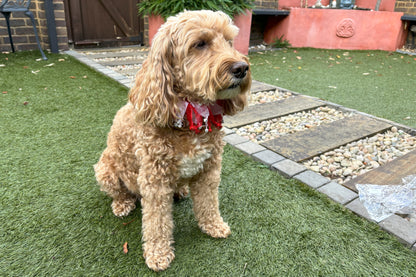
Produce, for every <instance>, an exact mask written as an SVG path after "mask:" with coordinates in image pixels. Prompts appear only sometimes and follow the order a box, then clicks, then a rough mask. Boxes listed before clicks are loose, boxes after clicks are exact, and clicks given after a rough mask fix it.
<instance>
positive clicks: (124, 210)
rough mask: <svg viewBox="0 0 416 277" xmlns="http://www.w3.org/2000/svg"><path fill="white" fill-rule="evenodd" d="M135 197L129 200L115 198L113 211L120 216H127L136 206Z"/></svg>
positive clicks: (112, 204)
mask: <svg viewBox="0 0 416 277" xmlns="http://www.w3.org/2000/svg"><path fill="white" fill-rule="evenodd" d="M135 202H136V201H135V199H134V200H133V199H128V200H113V203H111V208H112V209H113V213H114V214H115V215H116V216H118V217H123V216H127V215H128V214H129V213H130V212H131V211H132V210H134V209H135V208H136V203H135Z"/></svg>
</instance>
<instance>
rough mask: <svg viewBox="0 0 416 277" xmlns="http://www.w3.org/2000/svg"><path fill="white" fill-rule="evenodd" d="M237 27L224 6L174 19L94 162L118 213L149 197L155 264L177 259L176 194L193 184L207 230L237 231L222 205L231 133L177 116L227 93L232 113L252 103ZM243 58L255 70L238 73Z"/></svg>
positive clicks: (150, 260)
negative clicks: (185, 105) (182, 108)
mask: <svg viewBox="0 0 416 277" xmlns="http://www.w3.org/2000/svg"><path fill="white" fill-rule="evenodd" d="M237 33H238V28H237V27H236V26H234V25H233V24H232V21H231V19H230V18H229V17H228V16H227V15H225V14H224V13H222V12H212V11H187V12H183V13H180V14H178V15H177V16H175V17H170V18H168V19H167V22H166V23H165V24H164V25H162V27H161V28H160V29H159V31H158V33H157V35H156V36H155V38H154V40H153V43H152V47H151V49H150V51H149V54H148V58H147V59H146V61H145V62H144V63H143V67H142V68H141V69H140V71H139V72H138V73H137V75H136V81H135V84H134V87H133V88H132V89H131V91H130V93H129V102H128V103H127V104H126V105H125V106H124V107H122V108H121V109H120V110H119V111H118V112H117V114H116V116H115V118H114V122H113V125H112V127H111V130H110V132H109V134H108V139H107V148H106V149H105V150H104V152H103V153H102V155H101V158H100V160H99V161H98V163H97V164H96V165H95V166H94V169H95V174H96V178H97V181H98V183H99V184H100V186H101V190H102V191H105V192H106V193H107V194H108V195H109V196H110V197H112V198H113V203H112V205H111V207H112V210H113V213H114V214H115V215H116V216H126V215H128V214H129V213H130V212H131V211H132V210H133V209H134V208H135V207H136V200H138V199H140V200H141V207H142V235H143V242H144V243H143V252H144V254H143V255H144V258H145V260H146V264H147V265H148V266H149V268H151V269H153V270H155V271H160V270H164V269H166V268H167V267H168V266H169V264H170V263H171V261H172V260H173V259H174V252H173V235H172V233H173V227H174V224H173V220H172V204H173V196H174V194H178V195H180V196H183V195H186V194H187V191H188V187H189V189H190V192H191V198H192V200H193V210H194V214H195V217H196V219H197V221H198V225H199V227H200V228H201V229H202V231H203V232H205V233H207V234H208V235H210V236H212V237H216V238H225V237H227V236H228V235H229V234H230V228H229V226H228V225H227V223H225V222H224V221H223V219H222V217H221V215H220V212H219V208H218V206H219V205H218V186H219V183H220V173H221V155H222V152H223V147H224V144H225V143H224V142H223V140H222V138H223V132H221V131H220V130H218V129H216V128H213V129H212V132H201V133H199V134H196V133H194V132H192V131H190V130H189V129H186V128H176V127H174V126H173V123H174V122H175V120H177V119H178V118H177V117H178V111H179V108H178V103H179V102H180V101H181V100H184V99H185V100H188V101H192V102H196V103H200V104H210V103H214V102H215V101H217V100H218V99H222V100H221V105H222V107H223V109H224V114H226V115H233V114H235V113H236V112H238V111H241V110H242V109H243V108H244V107H245V105H246V98H247V93H248V91H249V89H250V85H251V75H250V70H249V69H248V60H247V58H246V57H245V56H243V55H242V54H240V53H239V52H237V51H236V50H235V49H234V48H233V47H232V41H233V38H234V37H235V36H236V35H237ZM238 63H240V64H245V65H247V67H246V71H247V72H245V73H244V76H240V77H239V78H236V76H237V75H236V74H234V73H233V67H236V65H238Z"/></svg>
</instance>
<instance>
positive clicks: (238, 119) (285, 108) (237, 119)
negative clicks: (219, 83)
mask: <svg viewBox="0 0 416 277" xmlns="http://www.w3.org/2000/svg"><path fill="white" fill-rule="evenodd" d="M323 105H324V103H323V102H321V101H317V100H314V99H312V98H309V97H304V96H300V95H299V96H295V97H290V98H286V99H284V100H281V101H276V102H270V103H264V104H258V105H253V106H248V107H247V108H246V109H245V110H244V111H243V112H241V113H239V114H237V115H235V116H232V117H229V116H226V117H225V118H224V126H226V127H227V128H235V127H240V126H243V125H247V124H251V123H254V122H257V121H264V120H268V119H272V118H276V117H281V116H284V115H288V114H291V113H297V112H300V111H304V110H311V109H314V108H317V107H320V106H323Z"/></svg>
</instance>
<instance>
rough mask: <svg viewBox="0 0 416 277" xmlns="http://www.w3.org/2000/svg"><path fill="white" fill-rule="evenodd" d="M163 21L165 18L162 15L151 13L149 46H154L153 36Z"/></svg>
mask: <svg viewBox="0 0 416 277" xmlns="http://www.w3.org/2000/svg"><path fill="white" fill-rule="evenodd" d="M163 23H165V20H164V19H163V17H161V16H160V15H153V14H151V15H149V46H152V40H153V37H154V36H155V35H156V33H157V31H158V30H159V28H160V26H162V24H163Z"/></svg>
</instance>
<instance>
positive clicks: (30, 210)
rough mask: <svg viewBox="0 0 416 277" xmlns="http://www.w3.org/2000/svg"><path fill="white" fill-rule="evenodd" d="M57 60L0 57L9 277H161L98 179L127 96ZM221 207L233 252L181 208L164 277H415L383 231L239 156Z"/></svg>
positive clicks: (409, 256) (415, 260)
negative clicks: (147, 261)
mask: <svg viewBox="0 0 416 277" xmlns="http://www.w3.org/2000/svg"><path fill="white" fill-rule="evenodd" d="M48 56H49V60H48V61H35V59H36V58H37V57H39V53H37V52H34V53H31V52H26V53H18V54H8V55H5V54H0V64H3V65H4V66H1V67H0V122H1V123H0V201H1V205H0V276H152V275H155V276H156V275H157V274H155V273H153V272H152V271H150V270H149V269H147V267H146V265H145V264H144V259H143V258H142V250H141V242H140V239H141V235H140V229H141V213H140V209H137V210H135V211H134V212H133V214H132V215H130V216H128V217H127V218H124V219H119V218H117V217H115V216H114V215H113V214H112V212H111V208H110V203H111V200H110V199H109V198H108V197H106V196H105V195H104V194H103V193H102V192H100V191H99V188H98V186H97V185H96V181H95V179H94V172H93V168H92V166H93V164H94V163H95V162H96V161H97V160H98V158H99V155H100V154H101V152H102V150H103V149H104V147H105V141H106V134H107V132H108V131H109V128H110V126H111V122H112V119H113V116H114V114H115V112H116V111H117V110H118V109H119V108H120V107H121V106H122V105H124V103H125V101H126V98H127V90H126V89H125V88H124V87H121V86H120V85H118V84H117V83H115V82H114V81H112V80H110V79H108V78H106V77H104V76H102V75H100V74H98V73H96V72H94V71H93V70H91V69H89V68H87V67H86V66H84V65H82V64H80V63H78V62H77V61H75V60H74V59H72V58H71V57H68V56H65V55H52V54H49V55H48ZM51 64H52V65H51ZM47 65H50V66H47ZM32 71H33V72H34V73H32ZM35 73H36V74H35ZM220 202H221V211H222V214H223V216H224V218H225V219H226V221H228V223H229V224H230V226H231V228H232V231H233V233H232V235H231V237H230V238H228V239H226V240H222V239H213V238H210V237H208V236H207V235H205V234H203V233H202V232H200V231H199V229H198V227H197V223H196V221H195V220H194V217H193V213H192V209H191V204H192V203H191V200H190V199H189V198H187V199H185V200H183V201H180V202H177V203H175V207H174V219H175V225H176V227H175V232H174V235H175V241H176V242H175V248H176V258H175V260H174V261H173V263H172V265H171V267H170V268H169V269H168V270H167V271H165V272H163V273H162V274H160V275H161V276H415V275H416V267H415V265H416V253H415V252H412V251H410V250H409V249H407V248H405V247H404V246H402V245H401V244H400V243H399V242H398V241H397V240H396V239H395V238H394V237H392V236H390V235H389V234H387V233H385V232H383V231H381V230H380V229H379V227H378V226H377V225H376V224H373V223H370V222H368V221H366V220H364V219H361V218H359V217H358V216H356V215H354V214H352V213H351V212H349V211H348V210H345V209H344V208H343V207H341V206H340V205H337V204H334V203H332V202H331V201H329V200H328V199H327V198H326V197H325V196H323V195H320V194H318V193H317V192H315V191H313V190H311V189H309V188H308V187H306V186H304V185H302V184H299V183H297V182H295V181H293V180H287V179H284V178H282V177H281V176H279V175H278V174H277V173H275V172H271V171H270V170H268V169H267V168H265V167H264V166H262V165H260V164H258V163H256V162H253V161H252V160H250V159H249V158H247V157H245V156H244V155H243V154H241V153H240V152H238V151H236V150H234V149H233V148H231V147H228V146H227V147H226V149H225V154H224V162H223V172H222V183H221V186H220ZM123 223H126V224H125V225H124V224H123ZM125 242H128V247H129V252H128V253H127V254H124V253H123V251H122V248H123V247H122V246H123V244H124V243H125Z"/></svg>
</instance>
